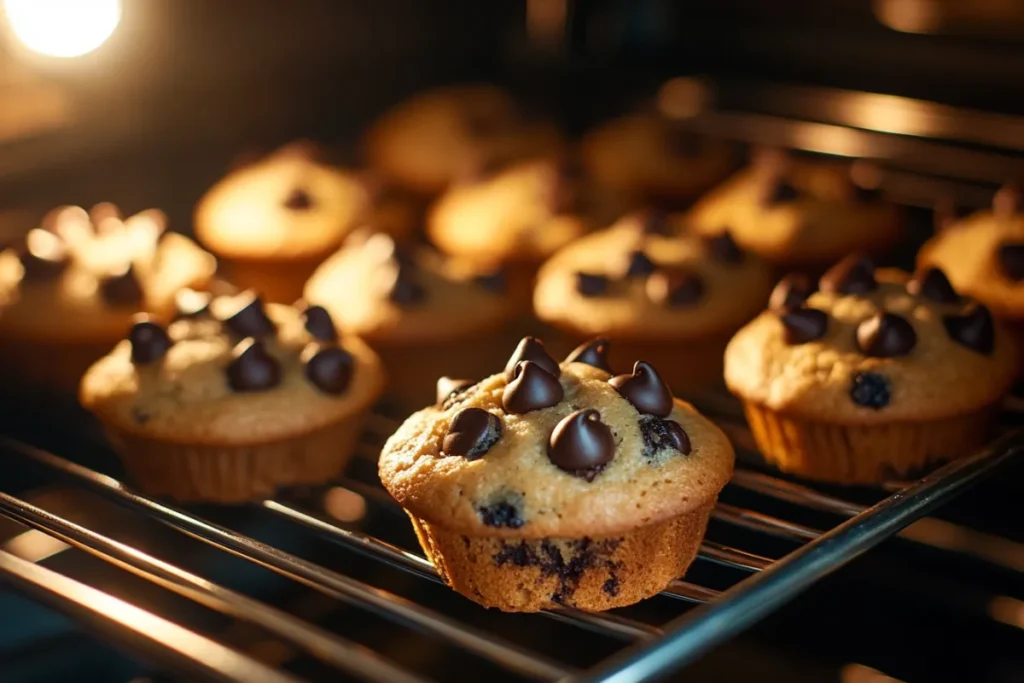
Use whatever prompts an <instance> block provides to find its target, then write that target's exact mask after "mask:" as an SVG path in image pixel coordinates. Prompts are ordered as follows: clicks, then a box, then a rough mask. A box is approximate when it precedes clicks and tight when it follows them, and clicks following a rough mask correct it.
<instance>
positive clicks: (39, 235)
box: [0, 204, 217, 395]
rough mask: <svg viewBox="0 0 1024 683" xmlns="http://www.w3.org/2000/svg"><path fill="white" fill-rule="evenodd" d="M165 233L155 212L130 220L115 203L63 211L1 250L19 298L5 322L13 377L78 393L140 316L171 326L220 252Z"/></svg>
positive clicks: (8, 283) (0, 278) (0, 342)
mask: <svg viewBox="0 0 1024 683" xmlns="http://www.w3.org/2000/svg"><path fill="white" fill-rule="evenodd" d="M165 228H166V219H165V217H164V215H163V214H162V213H161V212H159V211H155V210H150V211H143V212H142V213H139V214H136V215H134V216H131V217H128V218H123V217H122V216H121V215H120V213H119V212H118V210H117V208H116V207H114V206H113V205H111V204H100V205H98V206H96V207H94V208H93V209H92V211H91V212H89V213H87V212H86V211H85V210H84V209H81V208H79V207H60V208H58V209H54V210H53V211H52V212H50V213H49V214H48V215H47V216H46V217H45V218H44V219H43V221H42V224H41V225H40V227H37V228H33V229H32V230H30V231H28V233H27V234H26V235H24V237H23V238H21V239H19V240H15V241H14V242H13V244H11V245H10V246H8V247H7V248H6V249H4V250H3V251H2V252H0V291H6V292H8V293H9V296H10V299H11V301H10V303H9V305H8V306H7V307H6V309H5V310H4V314H3V315H2V316H0V352H2V354H3V357H4V358H5V362H4V368H3V372H4V373H5V377H6V378H7V379H8V380H11V381H12V382H15V383H16V384H17V385H18V386H21V385H22V384H24V383H27V384H29V385H31V386H33V387H38V388H40V389H45V390H47V391H56V392H67V393H70V394H72V395H73V394H74V391H75V389H76V387H77V386H78V380H79V379H81V377H82V373H84V372H85V370H86V369H87V368H88V367H89V365H90V364H91V363H92V362H93V361H95V360H96V359H97V358H99V357H101V356H102V355H103V354H105V353H106V352H107V351H108V350H109V349H110V347H111V346H112V345H114V344H116V343H117V340H119V339H121V338H122V337H123V336H124V333H125V330H127V329H128V328H129V327H131V324H132V316H133V315H134V314H135V313H137V312H138V311H140V310H141V311H147V312H149V313H150V314H152V315H153V316H154V317H155V318H156V319H158V320H168V319H169V318H170V316H171V315H172V314H173V311H174V296H175V294H176V292H177V291H178V290H180V289H181V288H183V287H194V288H204V287H206V286H208V285H209V283H210V281H211V280H212V279H213V276H214V273H215V270H216V267H217V264H216V261H215V259H214V258H213V256H211V255H210V254H208V253H206V252H205V251H203V250H202V249H200V248H199V247H198V246H197V245H196V244H195V243H194V242H192V241H191V240H190V239H188V238H187V237H184V236H182V235H179V234H175V233H171V232H167V231H166V230H165Z"/></svg>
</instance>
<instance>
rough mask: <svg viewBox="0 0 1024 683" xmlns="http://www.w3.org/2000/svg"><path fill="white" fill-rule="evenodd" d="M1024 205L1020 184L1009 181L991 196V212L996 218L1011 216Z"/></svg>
mask: <svg viewBox="0 0 1024 683" xmlns="http://www.w3.org/2000/svg"><path fill="white" fill-rule="evenodd" d="M1022 206H1024V198H1022V196H1021V188H1020V185H1018V184H1016V183H1010V184H1008V185H1004V186H1003V187H1001V188H999V190H998V191H997V192H996V193H995V194H994V195H993V196H992V213H993V214H995V216H996V218H1002V219H1006V218H1013V216H1014V215H1016V214H1017V213H1019V212H1020V211H1021V207H1022Z"/></svg>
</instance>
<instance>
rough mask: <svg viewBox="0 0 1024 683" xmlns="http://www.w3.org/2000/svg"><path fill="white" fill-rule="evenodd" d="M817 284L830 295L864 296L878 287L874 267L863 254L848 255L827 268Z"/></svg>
mask: <svg viewBox="0 0 1024 683" xmlns="http://www.w3.org/2000/svg"><path fill="white" fill-rule="evenodd" d="M818 284H819V286H820V287H821V290H822V291H824V292H830V293H832V294H866V293H868V292H872V291H874V290H875V289H876V288H877V287H878V281H876V280H875V265H874V264H873V263H872V262H871V259H869V258H868V257H867V256H865V255H864V254H850V255H849V256H847V257H846V258H844V259H843V260H842V261H840V262H839V263H837V264H835V265H834V266H832V267H831V268H829V269H828V270H827V271H826V272H825V274H824V275H822V276H821V280H820V281H819V283H818Z"/></svg>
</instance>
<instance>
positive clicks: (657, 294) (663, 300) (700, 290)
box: [644, 269, 704, 308]
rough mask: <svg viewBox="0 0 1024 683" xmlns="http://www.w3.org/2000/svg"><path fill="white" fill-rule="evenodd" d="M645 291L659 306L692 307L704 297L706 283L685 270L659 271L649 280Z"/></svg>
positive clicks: (645, 285)
mask: <svg viewBox="0 0 1024 683" xmlns="http://www.w3.org/2000/svg"><path fill="white" fill-rule="evenodd" d="M644 290H645V291H646V292H647V296H648V297H649V298H650V300H651V301H653V302H654V303H656V304H658V305H659V306H666V307H671V308H675V307H682V306H692V305H694V304H696V303H697V302H699V301H700V300H701V298H702V297H703V296H704V281H703V280H702V279H701V278H700V276H699V275H697V274H696V273H693V272H690V271H688V270H684V269H672V270H659V271H657V272H655V273H653V274H652V275H651V276H650V277H649V278H647V282H646V283H644Z"/></svg>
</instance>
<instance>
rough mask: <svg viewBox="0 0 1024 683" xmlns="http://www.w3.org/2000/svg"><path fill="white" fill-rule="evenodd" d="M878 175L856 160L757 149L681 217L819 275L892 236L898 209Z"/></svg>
mask: <svg viewBox="0 0 1024 683" xmlns="http://www.w3.org/2000/svg"><path fill="white" fill-rule="evenodd" d="M880 180H881V175H880V173H879V172H878V171H877V169H874V168H872V167H870V166H867V165H865V164H863V163H857V164H853V165H850V164H848V163H843V162H831V161H820V160H810V159H795V158H790V157H788V156H786V155H784V154H781V153H778V152H775V151H772V152H763V153H761V154H760V155H759V156H758V157H757V158H756V159H755V161H754V163H753V164H752V165H751V166H749V167H748V168H746V169H744V170H742V171H740V172H739V173H737V174H736V175H735V176H733V177H732V178H730V179H729V180H727V181H726V182H725V183H723V184H722V185H720V186H719V187H717V188H715V189H714V190H712V191H711V192H710V193H708V194H707V195H706V196H705V197H704V198H702V199H701V200H700V201H698V202H697V204H696V205H695V206H694V207H693V209H692V210H691V211H690V212H689V213H688V215H687V221H688V222H689V223H690V225H691V226H692V228H693V229H694V230H696V231H698V232H700V233H702V234H705V235H717V234H719V233H721V232H723V231H725V230H728V231H729V232H730V233H731V234H732V236H733V238H734V239H735V240H736V243H737V244H739V245H740V246H741V247H743V248H744V249H747V250H749V251H752V252H754V253H756V254H758V255H760V256H761V257H762V258H764V259H766V260H768V261H769V262H771V263H773V264H776V265H777V266H779V267H781V268H783V269H784V270H788V269H793V270H802V271H805V272H808V273H810V274H814V275H819V274H821V272H823V271H824V270H825V269H826V268H827V267H828V266H829V265H830V264H832V263H835V262H836V261H838V260H839V259H841V258H843V257H844V256H846V255H847V254H849V253H850V252H852V251H858V250H860V251H866V252H869V253H878V252H881V251H884V250H885V249H887V248H889V247H890V246H892V245H893V244H894V243H896V242H897V241H898V239H899V237H900V226H901V221H900V214H899V212H898V210H897V209H896V207H895V206H894V205H892V204H891V203H889V202H887V201H885V199H884V198H883V195H882V193H881V191H880V188H879V183H880Z"/></svg>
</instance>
